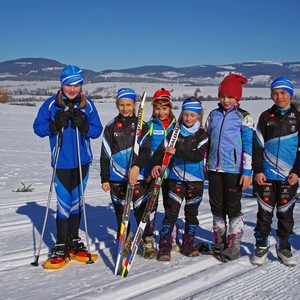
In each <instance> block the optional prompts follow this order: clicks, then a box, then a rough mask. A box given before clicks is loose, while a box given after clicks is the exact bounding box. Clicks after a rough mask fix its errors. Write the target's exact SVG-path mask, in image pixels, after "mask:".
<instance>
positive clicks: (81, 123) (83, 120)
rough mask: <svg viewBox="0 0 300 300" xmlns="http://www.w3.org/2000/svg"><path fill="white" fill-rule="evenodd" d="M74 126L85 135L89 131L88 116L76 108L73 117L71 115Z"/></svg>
mask: <svg viewBox="0 0 300 300" xmlns="http://www.w3.org/2000/svg"><path fill="white" fill-rule="evenodd" d="M71 121H72V126H73V127H77V128H78V130H79V131H80V132H81V133H82V134H83V135H86V134H87V132H88V131H89V128H90V126H89V124H88V118H87V115H86V114H85V113H84V112H83V111H81V110H80V109H78V108H74V110H73V112H72V115H71Z"/></svg>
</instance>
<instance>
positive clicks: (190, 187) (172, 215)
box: [162, 179, 203, 234]
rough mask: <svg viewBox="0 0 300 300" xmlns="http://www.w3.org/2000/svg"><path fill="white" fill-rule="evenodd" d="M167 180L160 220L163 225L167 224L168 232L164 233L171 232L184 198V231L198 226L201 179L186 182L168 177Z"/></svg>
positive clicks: (201, 191) (201, 189) (201, 188)
mask: <svg viewBox="0 0 300 300" xmlns="http://www.w3.org/2000/svg"><path fill="white" fill-rule="evenodd" d="M167 182H168V189H169V193H168V199H167V202H166V203H165V217H164V219H163V222H162V223H163V226H164V225H169V226H168V230H169V231H170V232H168V233H166V234H171V232H172V230H173V227H174V224H175V223H176V221H177V218H178V214H179V211H180V208H181V204H182V202H183V200H184V199H185V201H186V203H185V206H184V217H185V231H189V229H190V227H191V226H194V227H196V226H198V225H199V220H198V208H199V205H200V203H201V201H202V195H203V181H190V182H187V181H176V180H171V179H169V180H168V181H167Z"/></svg>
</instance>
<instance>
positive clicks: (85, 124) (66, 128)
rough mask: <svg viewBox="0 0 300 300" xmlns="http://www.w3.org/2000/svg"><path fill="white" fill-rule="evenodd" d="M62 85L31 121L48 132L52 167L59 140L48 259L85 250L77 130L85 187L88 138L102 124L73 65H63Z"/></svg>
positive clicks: (39, 130) (37, 130)
mask: <svg viewBox="0 0 300 300" xmlns="http://www.w3.org/2000/svg"><path fill="white" fill-rule="evenodd" d="M60 80H61V89H60V90H59V91H58V93H57V95H56V96H53V97H51V98H49V99H47V100H46V101H45V102H44V103H43V105H42V106H41V107H40V109H39V111H38V115H37V117H36V119H35V121H34V124H33V129H34V132H35V133H36V134H37V135H38V136H40V137H45V136H49V140H50V147H51V153H52V167H54V163H55V162H54V158H55V153H56V151H58V147H59V144H60V141H61V143H62V144H61V149H60V152H59V156H58V161H57V168H56V173H55V178H54V184H55V190H56V194H57V216H56V227H57V241H56V243H55V247H54V248H53V249H52V251H51V257H50V258H51V259H52V258H53V259H55V258H62V259H68V257H69V251H72V253H73V254H74V253H75V254H76V253H78V252H82V251H87V250H86V247H85V246H84V244H83V243H82V242H79V241H80V237H79V234H78V231H79V224H80V218H81V206H82V196H83V195H82V194H81V182H80V175H79V156H78V152H77V132H76V130H77V129H78V132H79V147H80V158H81V169H82V178H83V182H82V184H83V189H85V188H86V185H87V181H88V177H89V167H90V163H91V162H92V160H93V156H92V152H91V145H90V138H92V139H95V138H98V137H99V136H100V134H101V132H102V125H101V122H100V119H99V116H98V113H97V110H96V107H95V105H94V103H93V101H92V100H91V99H89V98H86V97H85V96H84V95H83V93H82V85H83V73H82V70H81V69H80V68H79V67H77V66H73V65H69V66H66V67H65V68H64V69H63V70H62V72H61V76H60Z"/></svg>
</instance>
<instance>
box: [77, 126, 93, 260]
mask: <svg viewBox="0 0 300 300" xmlns="http://www.w3.org/2000/svg"><path fill="white" fill-rule="evenodd" d="M76 142H77V152H78V165H79V178H80V190H81V195H82V211H83V220H84V228H85V238H86V246H87V249H88V255H89V261H88V262H87V264H92V263H94V261H93V260H92V258H91V251H90V242H89V236H88V227H87V220H86V210H85V198H84V190H83V181H82V168H81V157H80V146H79V133H78V127H76Z"/></svg>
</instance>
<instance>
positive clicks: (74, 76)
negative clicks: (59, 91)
mask: <svg viewBox="0 0 300 300" xmlns="http://www.w3.org/2000/svg"><path fill="white" fill-rule="evenodd" d="M60 82H61V85H62V86H64V85H76V84H79V85H83V73H82V70H81V69H80V68H79V67H77V66H73V65H69V66H66V67H65V68H63V70H62V71H61V75H60Z"/></svg>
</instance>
